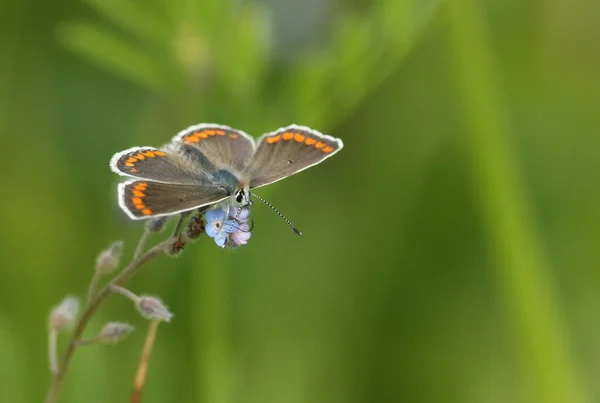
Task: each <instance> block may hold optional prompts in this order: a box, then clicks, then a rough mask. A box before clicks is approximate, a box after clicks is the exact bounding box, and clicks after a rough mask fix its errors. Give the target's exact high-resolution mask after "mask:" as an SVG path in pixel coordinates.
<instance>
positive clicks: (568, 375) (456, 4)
mask: <svg viewBox="0 0 600 403" xmlns="http://www.w3.org/2000/svg"><path fill="white" fill-rule="evenodd" d="M479 3H480V2H478V1H476V0H452V1H450V2H447V3H446V4H447V5H448V7H449V11H450V25H449V26H450V33H451V37H452V40H453V45H454V57H455V59H456V62H457V73H458V74H459V76H460V78H461V90H462V91H463V94H462V95H463V97H464V105H465V109H466V113H467V115H466V118H467V123H468V124H469V125H470V127H469V129H470V130H468V137H467V138H466V140H467V141H466V143H467V146H468V150H467V151H468V152H469V153H470V157H471V159H472V163H473V168H472V172H473V174H474V177H473V180H474V182H475V186H476V188H477V190H478V194H477V196H478V197H479V206H481V208H482V211H481V213H482V219H483V223H484V226H485V230H486V232H487V234H486V235H487V236H488V237H489V240H488V241H489V247H490V250H491V252H492V254H494V256H493V257H494V258H495V259H496V262H495V263H496V264H495V266H496V269H497V273H496V275H497V280H498V283H499V285H500V287H501V288H500V289H501V292H502V293H503V297H504V301H503V302H504V303H505V304H506V307H507V312H508V316H509V318H510V319H511V320H512V321H513V323H511V325H512V326H513V328H514V330H515V336H517V337H515V346H516V347H517V349H518V350H519V357H520V358H521V359H522V363H521V364H522V365H523V369H525V373H526V376H527V378H528V379H527V381H525V383H527V384H531V386H532V389H531V390H530V391H529V392H531V393H532V396H529V398H528V399H527V400H529V401H540V402H546V403H563V402H569V403H583V402H587V401H588V398H587V396H586V392H585V388H584V385H583V382H582V378H581V377H580V376H579V374H578V368H577V365H576V364H575V361H574V359H573V357H572V355H571V354H572V352H571V350H570V346H569V337H568V334H567V330H568V328H567V327H565V325H564V324H563V323H562V318H561V309H560V306H559V304H558V302H557V296H556V292H555V286H554V284H553V281H552V278H551V275H550V273H549V270H548V269H549V264H548V262H547V257H546V255H545V253H544V248H543V246H542V245H543V241H542V238H541V237H540V234H539V232H538V229H537V226H536V223H535V220H534V219H533V217H534V216H535V215H534V213H533V209H532V207H531V205H530V203H529V198H528V195H527V192H526V187H525V185H524V183H523V182H522V179H521V171H520V167H519V164H518V161H517V158H516V156H515V152H514V149H513V147H512V144H511V142H510V130H509V127H508V122H507V120H506V119H505V111H504V108H503V105H502V102H501V96H500V94H499V91H498V87H497V85H496V80H495V74H494V71H493V70H494V62H493V60H492V55H491V52H490V50H489V47H488V44H487V41H486V29H485V22H484V18H483V16H482V13H481V9H480V5H479Z"/></svg>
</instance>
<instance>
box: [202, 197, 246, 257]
mask: <svg viewBox="0 0 600 403" xmlns="http://www.w3.org/2000/svg"><path fill="white" fill-rule="evenodd" d="M249 215H250V212H249V210H248V209H247V208H242V209H241V210H239V212H238V209H235V208H232V207H228V206H224V207H219V208H216V209H215V208H213V209H210V210H208V211H207V212H206V216H205V220H206V235H208V236H209V237H211V238H213V239H214V240H215V243H216V244H217V245H218V246H220V247H222V248H224V247H225V246H228V247H232V248H236V247H238V246H241V245H245V244H246V243H248V239H250V226H249V224H248V217H249Z"/></svg>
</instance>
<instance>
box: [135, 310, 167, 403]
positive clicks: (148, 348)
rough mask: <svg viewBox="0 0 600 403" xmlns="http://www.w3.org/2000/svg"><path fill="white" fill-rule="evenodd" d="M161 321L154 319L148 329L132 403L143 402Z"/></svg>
mask: <svg viewBox="0 0 600 403" xmlns="http://www.w3.org/2000/svg"><path fill="white" fill-rule="evenodd" d="M159 323H160V320H158V319H154V320H153V321H151V322H150V326H149V327H148V334H147V335H146V341H145V342H144V349H143V351H142V357H141V358H140V363H139V365H138V370H137V373H136V375H135V380H134V382H133V392H132V393H131V403H141V401H142V390H143V389H144V383H145V381H146V373H147V371H148V362H149V361H150V356H151V355H152V348H153V346H154V340H155V339H156V331H157V330H158V325H159Z"/></svg>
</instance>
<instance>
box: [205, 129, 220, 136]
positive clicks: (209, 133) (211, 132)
mask: <svg viewBox="0 0 600 403" xmlns="http://www.w3.org/2000/svg"><path fill="white" fill-rule="evenodd" d="M206 134H208V135H209V136H214V135H215V134H217V133H215V131H214V130H206Z"/></svg>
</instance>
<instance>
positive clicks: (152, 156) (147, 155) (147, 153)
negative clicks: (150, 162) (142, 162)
mask: <svg viewBox="0 0 600 403" xmlns="http://www.w3.org/2000/svg"><path fill="white" fill-rule="evenodd" d="M144 155H145V156H146V157H150V158H154V157H155V155H154V153H153V152H152V151H146V152H145V153H144Z"/></svg>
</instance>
